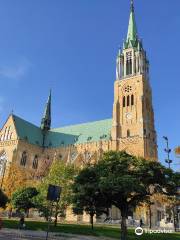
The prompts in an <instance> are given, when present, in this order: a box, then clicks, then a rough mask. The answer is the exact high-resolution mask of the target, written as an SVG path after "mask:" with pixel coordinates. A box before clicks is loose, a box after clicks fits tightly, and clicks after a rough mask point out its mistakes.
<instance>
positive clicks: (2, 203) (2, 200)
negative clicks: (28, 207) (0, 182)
mask: <svg viewBox="0 0 180 240" xmlns="http://www.w3.org/2000/svg"><path fill="white" fill-rule="evenodd" d="M7 202H8V197H7V196H6V194H5V193H4V192H3V191H2V190H1V189H0V208H5V207H6V204H7Z"/></svg>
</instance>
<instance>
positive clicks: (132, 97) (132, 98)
mask: <svg viewBox="0 0 180 240" xmlns="http://www.w3.org/2000/svg"><path fill="white" fill-rule="evenodd" d="M133 105H134V95H131V106H133Z"/></svg>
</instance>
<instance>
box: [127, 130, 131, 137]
mask: <svg viewBox="0 0 180 240" xmlns="http://www.w3.org/2000/svg"><path fill="white" fill-rule="evenodd" d="M130 136H131V133H130V130H129V129H128V130H127V137H130Z"/></svg>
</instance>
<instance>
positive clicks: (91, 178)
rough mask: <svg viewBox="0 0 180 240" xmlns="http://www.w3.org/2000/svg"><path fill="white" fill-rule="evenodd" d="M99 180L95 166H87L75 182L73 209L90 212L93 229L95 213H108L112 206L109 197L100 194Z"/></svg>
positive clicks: (76, 211) (76, 212)
mask: <svg viewBox="0 0 180 240" xmlns="http://www.w3.org/2000/svg"><path fill="white" fill-rule="evenodd" d="M97 182H98V175H97V172H96V171H95V168H94V167H87V168H85V169H83V170H82V171H81V172H80V173H79V175H78V176H77V177H76V178H75V182H74V184H73V192H74V196H73V211H74V213H75V214H82V213H83V211H85V212H86V213H87V214H89V215H90V222H91V226H92V229H93V217H94V215H96V216H100V215H102V214H103V213H105V214H108V208H109V207H110V204H109V202H108V201H107V199H106V198H105V197H104V196H103V195H102V194H100V192H99V188H98V185H97Z"/></svg>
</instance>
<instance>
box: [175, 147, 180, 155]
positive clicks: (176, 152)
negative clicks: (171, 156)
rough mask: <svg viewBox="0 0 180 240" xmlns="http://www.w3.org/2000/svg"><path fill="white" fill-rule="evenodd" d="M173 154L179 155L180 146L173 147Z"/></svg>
mask: <svg viewBox="0 0 180 240" xmlns="http://www.w3.org/2000/svg"><path fill="white" fill-rule="evenodd" d="M175 154H176V156H177V157H180V146H178V147H176V148H175Z"/></svg>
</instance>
